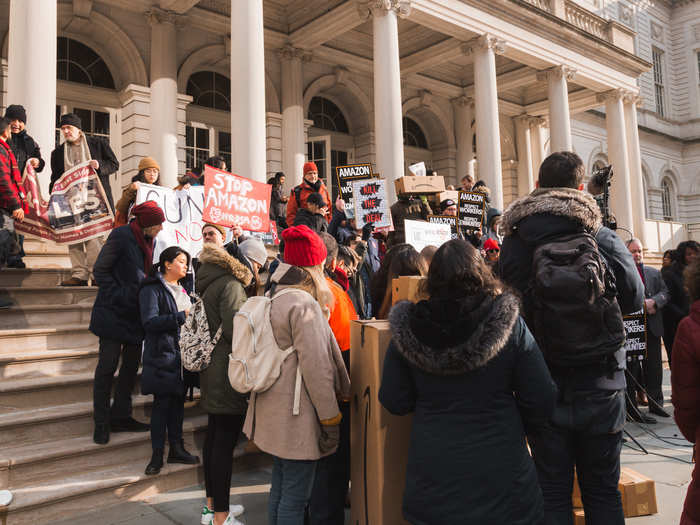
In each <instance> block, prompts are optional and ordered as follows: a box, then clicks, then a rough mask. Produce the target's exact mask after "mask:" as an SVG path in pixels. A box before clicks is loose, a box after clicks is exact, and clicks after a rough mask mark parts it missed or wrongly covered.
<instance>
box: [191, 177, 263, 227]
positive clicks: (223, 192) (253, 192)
mask: <svg viewBox="0 0 700 525" xmlns="http://www.w3.org/2000/svg"><path fill="white" fill-rule="evenodd" d="M271 193H272V186H271V185H269V184H263V183H261V182H256V181H254V180H250V179H246V178H244V177H239V176H238V175H234V174H233V173H229V172H227V171H223V170H219V169H216V168H212V167H211V166H205V167H204V196H205V198H204V212H203V213H202V217H203V218H204V221H205V222H211V223H213V224H221V225H222V226H229V227H230V226H233V225H234V224H238V225H239V226H240V227H241V228H243V229H244V230H248V231H251V232H268V231H270V195H271Z"/></svg>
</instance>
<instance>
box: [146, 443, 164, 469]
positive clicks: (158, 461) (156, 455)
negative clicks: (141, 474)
mask: <svg viewBox="0 0 700 525" xmlns="http://www.w3.org/2000/svg"><path fill="white" fill-rule="evenodd" d="M162 468H163V450H162V449H160V450H156V449H153V455H152V456H151V461H150V462H149V463H148V465H146V475H147V476H155V475H156V474H158V473H159V472H160V469H162Z"/></svg>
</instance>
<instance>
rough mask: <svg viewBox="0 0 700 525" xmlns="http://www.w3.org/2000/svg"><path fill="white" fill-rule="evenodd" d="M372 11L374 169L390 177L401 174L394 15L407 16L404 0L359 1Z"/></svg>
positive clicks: (390, 194)
mask: <svg viewBox="0 0 700 525" xmlns="http://www.w3.org/2000/svg"><path fill="white" fill-rule="evenodd" d="M359 5H360V9H361V10H364V11H365V14H366V13H370V14H371V15H372V17H373V18H372V20H373V22H372V27H373V31H374V42H373V45H374V48H373V49H374V132H375V138H376V148H377V149H376V152H377V172H378V173H380V174H381V175H382V177H384V178H385V179H387V180H389V181H393V180H394V179H397V178H399V177H403V175H404V152H403V114H402V110H401V67H400V63H399V30H398V16H399V15H401V16H408V14H409V12H410V10H411V7H410V2H408V1H405V0H389V1H382V2H377V1H376V0H369V1H366V0H365V1H362V2H360V4H359ZM387 191H388V198H389V202H392V203H393V202H395V201H396V190H395V188H394V184H393V183H389V184H387Z"/></svg>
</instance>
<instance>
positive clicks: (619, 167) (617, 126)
mask: <svg viewBox="0 0 700 525" xmlns="http://www.w3.org/2000/svg"><path fill="white" fill-rule="evenodd" d="M623 96H624V92H623V91H622V90H612V91H608V92H607V93H603V94H602V95H600V96H599V100H601V101H603V102H605V127H606V129H607V134H608V160H610V163H611V164H612V166H613V179H612V184H611V186H610V204H611V207H612V213H613V215H614V216H615V218H616V219H617V224H618V226H619V227H620V228H624V229H627V230H630V231H632V230H633V229H634V220H633V218H632V206H633V201H632V189H631V185H630V170H629V156H628V153H627V134H626V132H625V113H624V108H623V101H622V99H623ZM642 212H643V209H642Z"/></svg>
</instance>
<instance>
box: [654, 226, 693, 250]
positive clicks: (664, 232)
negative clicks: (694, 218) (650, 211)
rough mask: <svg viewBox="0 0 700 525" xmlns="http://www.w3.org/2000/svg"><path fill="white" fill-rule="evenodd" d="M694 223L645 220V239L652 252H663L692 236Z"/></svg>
mask: <svg viewBox="0 0 700 525" xmlns="http://www.w3.org/2000/svg"><path fill="white" fill-rule="evenodd" d="M691 226H693V225H690V224H684V223H682V222H673V221H657V220H651V219H646V220H645V221H644V241H645V244H646V249H647V250H649V251H650V252H657V253H663V252H664V251H666V250H672V249H673V248H675V247H676V246H678V243H679V242H681V241H687V240H688V239H689V238H692V237H691V236H692V232H691V231H690V228H691Z"/></svg>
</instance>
